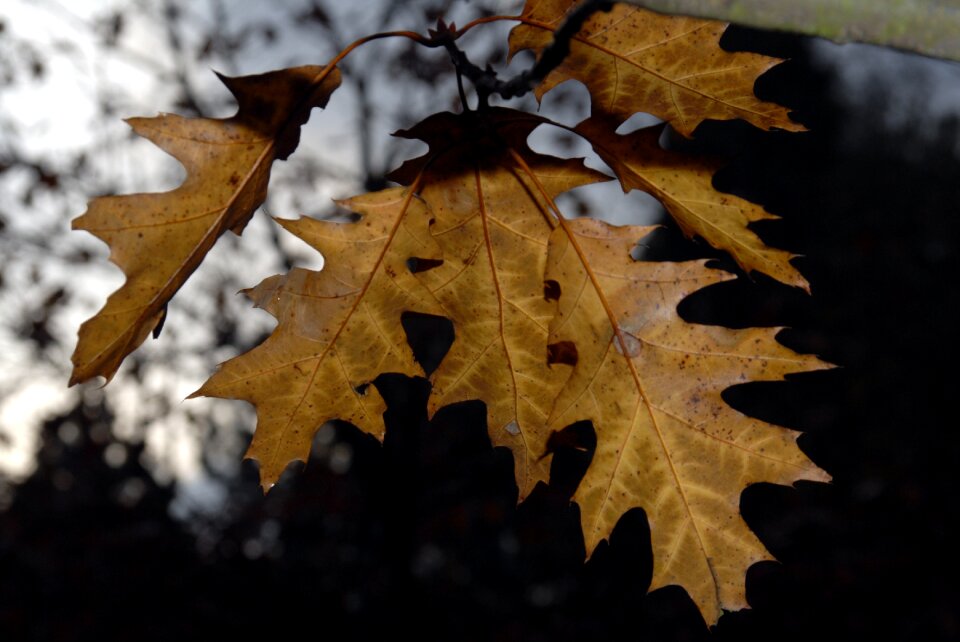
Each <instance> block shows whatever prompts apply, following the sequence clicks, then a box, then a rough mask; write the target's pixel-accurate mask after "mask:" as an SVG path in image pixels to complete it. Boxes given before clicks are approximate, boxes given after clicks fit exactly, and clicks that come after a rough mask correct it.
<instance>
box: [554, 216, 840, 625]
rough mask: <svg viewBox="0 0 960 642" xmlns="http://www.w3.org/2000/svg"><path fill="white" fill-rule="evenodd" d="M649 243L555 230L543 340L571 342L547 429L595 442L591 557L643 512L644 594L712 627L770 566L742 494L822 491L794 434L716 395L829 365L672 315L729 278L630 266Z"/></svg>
mask: <svg viewBox="0 0 960 642" xmlns="http://www.w3.org/2000/svg"><path fill="white" fill-rule="evenodd" d="M649 231H650V228H640V227H614V226H610V225H607V224H606V223H603V222H601V221H596V220H590V219H578V220H574V221H569V222H566V223H565V224H564V226H563V227H558V228H557V229H556V230H554V232H553V234H552V236H551V239H550V248H549V257H548V260H547V270H546V278H547V280H548V282H554V283H555V284H556V288H557V289H558V290H559V292H560V294H559V300H558V306H557V315H556V317H555V318H554V320H553V323H552V324H551V327H550V341H551V343H558V342H563V341H567V342H572V343H573V344H575V345H576V348H577V361H576V365H575V366H574V368H573V371H572V373H571V375H570V378H569V379H568V381H567V383H566V386H565V387H564V389H563V390H562V391H561V393H560V395H559V396H558V397H557V401H556V404H555V406H554V408H553V413H552V415H551V418H550V423H551V426H553V427H554V428H561V427H563V426H565V425H568V424H570V423H573V422H574V421H579V420H585V419H587V420H590V421H592V422H593V424H594V427H595V429H596V432H597V442H598V443H597V450H596V454H595V455H594V460H593V462H592V463H591V466H590V468H589V469H588V471H587V473H586V476H585V477H584V479H583V482H582V483H581V485H580V487H579V488H578V490H577V493H576V496H575V499H576V500H577V502H578V504H579V505H580V508H581V516H582V521H583V528H584V536H585V539H586V543H587V549H588V551H592V550H593V548H594V547H595V546H596V544H597V543H598V542H599V541H600V540H601V539H602V538H604V537H608V536H609V534H610V532H611V531H612V529H613V527H614V525H615V524H616V522H617V520H618V519H619V518H620V516H622V515H623V513H625V512H626V511H627V510H629V509H631V508H634V507H641V508H643V509H644V510H645V511H646V513H647V517H648V519H649V522H650V530H651V537H652V544H653V555H654V573H653V582H652V584H651V588H652V589H655V588H658V587H660V586H665V585H667V584H679V585H681V586H683V587H684V588H685V589H686V590H687V591H688V592H689V593H690V596H691V597H692V598H693V600H694V602H695V603H696V604H697V605H698V606H699V608H700V610H701V612H702V613H703V615H704V618H705V619H706V620H707V622H708V623H713V622H716V620H717V618H718V617H719V616H720V610H721V609H739V608H744V607H746V606H747V604H746V600H745V595H744V575H745V573H746V570H747V568H748V567H749V566H750V565H751V564H753V563H754V562H756V561H759V560H761V559H769V557H770V556H769V553H767V552H766V550H765V549H764V548H763V546H762V544H761V543H760V542H759V540H758V539H757V538H756V536H755V535H754V534H753V533H752V532H751V531H750V529H749V528H748V527H747V525H746V523H745V522H744V521H743V519H742V517H741V516H740V514H739V497H740V492H741V491H742V490H743V488H745V487H746V486H748V485H749V484H752V483H756V482H761V481H766V482H772V483H779V484H789V483H792V482H793V481H796V480H798V479H810V480H819V481H826V480H828V479H829V476H828V475H827V474H826V473H825V472H824V471H822V470H820V469H819V468H817V467H816V466H815V465H814V464H813V463H812V462H810V460H809V459H808V458H807V457H806V455H804V454H803V453H802V452H801V451H800V449H799V448H798V447H797V446H796V442H795V439H796V433H795V432H793V431H788V430H785V429H781V428H778V427H775V426H771V425H769V424H766V423H764V422H761V421H757V420H754V419H751V418H749V417H746V416H744V415H742V414H740V413H738V412H737V411H735V410H733V409H732V408H730V407H729V406H728V405H727V404H726V403H725V402H724V401H723V399H722V398H721V393H722V391H723V390H724V389H725V388H728V387H730V386H732V385H736V384H739V383H746V382H748V381H769V380H779V379H782V378H783V376H784V375H786V374H789V373H793V372H803V371H809V370H816V369H819V368H825V367H829V366H828V365H827V364H825V363H823V362H821V361H819V360H818V359H816V358H815V357H811V356H807V355H798V354H795V353H793V352H792V351H790V350H788V349H787V348H785V347H783V346H782V345H780V344H779V343H777V341H776V339H775V338H774V337H775V334H776V332H777V330H776V329H771V328H750V329H744V330H731V329H728V328H722V327H718V326H704V325H697V324H690V323H687V322H685V321H683V320H682V319H681V318H680V317H679V315H677V313H676V306H677V304H678V303H679V302H680V301H681V300H682V299H683V298H684V297H686V296H687V295H688V294H690V293H692V292H695V291H697V290H699V289H701V288H703V287H705V286H707V285H710V284H712V283H716V282H719V281H723V280H726V279H727V278H729V275H726V274H725V273H723V272H720V271H717V270H711V269H708V268H706V267H705V266H704V265H703V262H702V261H692V262H685V263H675V264H674V263H644V262H637V261H634V260H633V259H632V258H631V257H630V251H631V249H632V248H633V247H634V245H635V244H636V242H637V241H638V240H639V239H640V238H642V237H643V236H644V235H645V234H646V233H648V232H649Z"/></svg>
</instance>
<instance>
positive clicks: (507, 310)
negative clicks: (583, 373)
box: [398, 109, 607, 497]
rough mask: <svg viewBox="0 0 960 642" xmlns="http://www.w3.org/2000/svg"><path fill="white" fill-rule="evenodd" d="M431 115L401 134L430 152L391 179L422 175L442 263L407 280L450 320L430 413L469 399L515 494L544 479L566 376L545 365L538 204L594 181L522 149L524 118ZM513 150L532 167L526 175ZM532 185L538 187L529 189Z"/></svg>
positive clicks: (534, 121) (528, 127)
mask: <svg viewBox="0 0 960 642" xmlns="http://www.w3.org/2000/svg"><path fill="white" fill-rule="evenodd" d="M469 118H471V115H469V114H467V115H462V116H454V115H453V114H438V115H437V116H433V117H431V118H430V119H428V120H427V121H425V122H424V123H422V124H421V125H419V126H418V127H417V128H415V129H414V130H412V131H410V132H401V134H400V135H403V136H408V137H412V138H420V139H422V140H424V141H425V142H427V143H428V144H429V145H430V151H429V152H428V153H427V155H426V156H424V157H423V158H422V159H419V160H417V161H412V162H411V164H410V165H409V166H407V167H406V168H401V171H400V172H399V173H398V178H401V179H402V178H403V176H404V175H405V174H406V173H408V172H410V171H412V169H413V168H414V167H424V168H425V169H424V170H423V181H422V184H423V187H422V188H421V190H420V192H419V193H420V195H421V197H422V198H423V199H424V200H425V201H426V202H427V203H428V204H429V205H430V208H431V211H432V214H433V217H434V220H433V223H432V225H431V232H432V234H433V237H434V238H435V239H436V241H437V243H438V244H439V246H440V248H441V251H442V253H443V257H444V260H443V263H442V264H441V265H439V266H437V267H435V268H433V269H431V270H427V271H424V272H421V273H418V275H417V276H418V277H419V278H420V279H421V281H422V282H423V283H424V284H425V285H426V287H427V288H428V289H430V291H431V292H432V293H433V294H434V296H436V298H437V300H438V301H440V303H441V305H442V306H443V309H444V311H445V314H446V316H448V317H449V318H451V319H452V320H453V323H454V330H455V335H456V339H455V341H454V343H453V346H452V347H451V349H450V352H449V354H447V356H446V357H444V359H443V361H442V362H441V364H440V366H439V368H438V369H437V371H436V372H435V373H434V374H433V377H432V381H433V392H432V395H431V398H430V411H431V413H432V412H435V411H436V410H437V409H438V408H440V407H441V406H445V405H449V404H452V403H457V402H460V401H466V400H468V399H480V400H482V401H484V402H485V403H486V404H487V421H488V425H489V427H490V438H491V441H492V442H493V443H494V445H498V446H506V447H508V448H510V449H511V450H512V451H513V453H514V461H515V471H516V479H517V485H518V487H519V489H520V496H521V497H524V496H526V495H527V494H528V493H529V492H530V491H531V490H532V489H533V486H534V485H535V484H536V483H537V482H538V481H547V479H548V477H549V459H548V458H547V457H545V455H546V444H547V439H548V437H549V433H548V431H547V430H546V420H547V416H548V415H549V413H550V406H551V404H552V403H553V398H554V396H555V395H556V393H557V392H558V391H559V389H560V386H562V385H563V379H564V377H565V375H566V373H564V372H563V371H562V370H561V369H558V368H551V367H549V365H548V364H547V353H546V347H547V329H548V326H549V323H550V318H551V316H552V314H553V305H552V304H551V303H549V302H548V301H547V300H546V299H545V298H544V291H543V270H544V267H545V264H546V254H547V253H546V248H547V240H548V238H549V236H550V233H551V230H552V229H553V226H554V224H555V223H554V220H555V215H554V213H553V212H552V211H551V205H550V202H549V199H548V198H544V197H543V196H542V195H541V193H540V189H541V188H542V189H543V190H545V192H546V193H547V194H548V195H549V197H550V198H553V197H555V196H556V195H557V194H559V193H561V192H564V191H566V190H569V189H572V188H573V187H576V186H579V185H586V184H589V183H593V182H596V181H598V180H607V178H606V177H605V176H603V175H602V174H599V173H597V172H594V171H593V170H590V169H588V168H586V167H585V166H584V165H583V163H582V161H580V160H561V159H558V158H553V157H549V156H543V155H540V154H535V153H534V152H532V151H531V150H530V149H529V148H528V147H527V145H526V138H527V136H528V135H529V134H530V132H531V131H532V130H533V129H534V128H535V127H537V126H538V125H539V124H541V122H542V120H541V119H539V118H537V117H535V116H529V115H527V114H523V113H520V112H515V111H512V110H506V109H493V110H490V113H489V114H488V116H487V117H486V118H485V120H484V125H483V126H484V127H488V128H489V131H488V132H486V133H485V134H484V135H481V134H478V132H479V131H482V129H481V127H480V126H478V125H476V124H474V123H472V122H470V120H469ZM513 153H517V154H519V155H520V156H521V157H523V158H524V159H526V160H527V162H528V163H529V165H531V166H533V167H534V168H535V170H534V173H535V176H533V177H531V176H528V175H527V174H526V172H525V171H524V170H523V169H521V168H520V167H518V165H517V163H516V161H515V160H514V158H513ZM535 183H539V185H540V187H538V186H537V185H536V184H535Z"/></svg>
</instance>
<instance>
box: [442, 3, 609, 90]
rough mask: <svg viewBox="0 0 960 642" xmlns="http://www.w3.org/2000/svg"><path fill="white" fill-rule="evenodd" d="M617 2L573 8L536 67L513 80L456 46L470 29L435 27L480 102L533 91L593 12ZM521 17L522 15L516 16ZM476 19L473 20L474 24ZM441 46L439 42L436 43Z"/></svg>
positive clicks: (586, 4)
mask: <svg viewBox="0 0 960 642" xmlns="http://www.w3.org/2000/svg"><path fill="white" fill-rule="evenodd" d="M613 4H614V3H613V2H611V1H610V0H584V2H582V3H580V4H579V5H578V6H577V7H576V8H575V9H574V10H573V11H571V12H570V13H569V14H567V17H566V19H565V20H564V21H563V24H561V25H560V27H559V28H557V30H556V31H555V32H554V34H553V42H551V43H550V45H549V46H547V48H546V49H544V50H543V53H542V54H541V55H540V57H539V58H538V59H537V62H536V63H534V65H533V67H531V68H530V69H527V70H525V71H522V72H521V73H519V74H517V75H516V76H514V77H513V78H511V79H509V80H500V79H499V78H498V77H497V74H496V73H494V71H493V70H492V69H491V68H490V67H489V66H488V67H487V68H486V69H481V68H480V67H478V66H476V65H475V64H473V63H472V62H470V60H469V59H468V58H467V55H466V54H465V53H464V52H463V51H461V50H460V49H459V48H458V47H457V46H456V43H455V41H456V39H457V38H458V37H459V36H461V35H462V34H463V33H464V31H465V30H466V29H461V30H456V29H455V28H454V27H453V26H450V27H449V28H448V27H447V26H446V25H445V24H443V23H442V22H440V23H438V29H437V30H436V31H431V32H430V35H431V36H432V39H433V41H435V42H436V43H438V44H439V45H440V46H443V47H444V48H445V49H446V50H447V52H449V54H450V58H451V59H452V60H453V64H454V65H455V66H456V67H457V71H458V72H459V73H461V74H462V75H464V76H466V77H467V78H469V79H470V81H471V82H472V83H473V85H474V87H475V88H476V90H477V95H478V96H479V98H480V104H481V105H485V104H486V103H487V98H488V97H489V96H491V95H493V94H498V95H499V96H501V97H502V98H507V99H508V98H518V97H520V96H523V95H525V94H527V93H528V92H530V91H531V90H532V89H533V88H534V87H536V86H537V85H538V84H540V83H541V82H542V81H543V79H544V78H546V77H547V74H549V73H550V72H551V71H553V70H554V69H556V68H557V67H558V66H559V65H560V63H562V62H563V60H564V58H566V57H567V55H568V54H569V53H570V40H571V39H572V38H573V37H574V36H575V35H577V33H578V32H579V31H580V29H581V28H582V27H583V23H584V22H586V21H587V20H588V19H589V18H590V16H592V15H593V14H594V13H597V12H598V11H610V9H612V8H613ZM494 19H496V20H499V19H501V16H495V17H493V18H490V19H489V20H494ZM512 19H513V20H520V21H521V22H522V19H520V18H512ZM473 24H474V23H471V26H472V25H473ZM432 46H437V45H432Z"/></svg>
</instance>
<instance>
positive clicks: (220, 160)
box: [70, 66, 340, 385]
mask: <svg viewBox="0 0 960 642" xmlns="http://www.w3.org/2000/svg"><path fill="white" fill-rule="evenodd" d="M221 79H222V80H223V82H224V84H226V85H227V87H228V88H229V89H230V91H231V92H232V93H233V95H234V96H235V97H236V98H237V102H238V103H239V108H238V111H237V114H236V115H235V116H233V117H231V118H228V119H224V120H211V119H206V118H197V119H192V118H183V117H180V116H174V115H170V114H165V115H162V116H158V117H157V118H132V119H130V121H129V122H130V125H131V126H132V127H133V129H134V131H135V132H137V133H138V134H139V135H141V136H143V137H145V138H148V139H150V140H151V141H153V142H154V143H155V144H156V145H157V146H159V147H161V148H162V149H164V150H165V151H167V152H168V153H170V154H171V155H172V156H174V157H175V158H176V159H177V160H178V161H180V162H181V163H182V164H183V166H184V168H185V169H186V171H187V178H186V179H185V180H184V182H183V184H182V185H180V187H178V188H176V189H174V190H173V191H170V192H165V193H162V194H131V195H127V196H107V197H102V198H98V199H96V200H94V201H92V202H91V203H90V206H89V208H88V209H87V211H86V212H85V213H84V214H83V215H82V216H80V217H79V218H77V219H76V220H75V221H74V222H73V227H74V229H82V230H87V231H88V232H91V233H93V234H94V235H95V236H97V237H98V238H100V239H102V240H103V241H105V242H106V243H107V244H108V245H109V246H110V260H111V261H113V262H114V263H115V264H117V265H118V266H119V267H120V268H121V269H122V270H123V271H124V273H125V274H126V277H127V279H126V282H125V283H124V284H123V285H122V286H121V287H120V289H118V290H117V291H116V292H114V293H113V294H112V295H111V296H110V298H109V299H107V303H106V305H104V307H103V308H102V309H101V310H100V311H99V312H98V313H97V314H96V315H95V316H93V317H92V318H91V319H89V320H88V321H86V322H85V323H84V324H83V325H82V326H81V327H80V338H79V341H78V343H77V347H76V350H75V351H74V353H73V364H74V368H73V375H72V377H71V379H70V383H71V385H72V384H75V383H79V382H82V381H86V380H88V379H91V378H93V377H96V376H98V375H99V376H103V377H106V378H107V380H109V379H110V378H112V377H113V375H114V373H115V372H116V371H117V368H119V367H120V363H121V362H122V361H123V359H124V358H125V357H126V356H127V355H128V354H130V353H131V352H133V351H134V350H135V349H136V348H137V347H138V346H139V345H140V344H141V343H143V340H144V339H146V337H147V335H148V334H150V332H151V331H152V330H153V329H154V327H155V326H156V325H157V323H158V322H159V321H160V319H161V318H162V316H163V314H164V312H165V309H166V306H167V303H168V302H169V301H170V299H171V298H172V297H173V295H174V294H175V293H176V292H177V290H178V289H179V288H180V286H182V285H183V283H184V282H185V281H186V280H187V278H188V277H189V276H190V274H192V273H193V271H194V270H195V269H196V268H197V266H199V265H200V262H201V261H202V260H203V257H204V256H205V255H206V254H207V252H209V251H210V248H211V247H213V245H214V243H215V242H216V240H217V239H218V238H219V237H220V235H221V234H223V233H224V232H226V231H227V230H232V231H233V232H235V233H237V234H239V233H240V232H242V231H243V228H244V226H246V224H247V221H249V220H250V217H251V216H252V215H253V212H254V210H256V208H257V207H259V206H260V204H261V203H263V201H264V199H265V198H266V190H267V183H268V182H269V178H270V166H271V165H272V164H273V161H274V159H281V160H283V159H285V158H287V156H289V155H290V153H291V152H293V150H294V149H296V147H297V143H298V142H299V138H300V126H301V125H302V124H303V123H305V122H306V121H307V118H308V116H309V113H310V110H311V109H312V108H314V107H323V106H325V105H326V103H327V100H328V99H329V97H330V94H331V93H332V92H333V91H334V90H335V89H336V88H337V86H338V85H339V83H340V74H339V72H338V71H337V70H336V69H335V68H325V67H313V66H310V67H297V68H295V69H285V70H282V71H275V72H271V73H267V74H262V75H258V76H244V77H241V78H221Z"/></svg>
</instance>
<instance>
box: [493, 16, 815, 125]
mask: <svg viewBox="0 0 960 642" xmlns="http://www.w3.org/2000/svg"><path fill="white" fill-rule="evenodd" d="M576 4H577V3H576V2H573V1H571V0H527V4H526V6H525V7H524V9H523V13H522V14H521V17H522V18H523V19H524V22H523V23H522V24H519V25H517V26H516V27H514V29H513V30H512V31H511V32H510V51H511V52H512V53H516V52H517V51H521V50H523V49H533V50H534V51H536V52H538V53H539V52H541V51H543V49H544V48H545V47H546V46H547V45H549V44H550V43H551V42H552V40H553V31H554V30H556V28H557V27H559V26H560V24H561V23H562V22H563V20H564V18H565V17H566V15H567V13H568V12H570V11H571V10H572V9H573V8H574V6H575V5H576ZM726 27H727V25H726V24H725V23H722V22H714V21H710V20H700V19H696V18H684V17H678V16H665V15H661V14H657V13H653V12H652V11H647V10H645V9H640V8H638V7H631V6H628V5H625V4H616V5H614V8H613V9H612V10H611V11H609V12H597V13H595V14H594V15H593V16H591V17H590V18H589V19H588V20H587V21H586V22H585V23H584V25H583V28H582V29H581V31H580V33H578V34H577V35H576V36H575V37H574V38H573V39H572V40H571V42H570V54H569V55H568V56H567V57H566V58H564V60H563V62H562V63H561V64H560V66H559V67H557V68H556V69H555V70H554V71H552V72H551V73H550V74H549V75H548V76H547V77H546V79H545V80H544V82H543V83H541V84H540V85H539V86H538V87H537V89H536V95H537V97H538V98H541V97H542V96H543V95H544V94H545V93H546V92H548V91H550V90H551V89H553V88H554V87H555V86H557V85H558V84H560V83H561V82H563V81H565V80H569V79H576V80H579V81H581V82H583V83H584V84H585V85H586V86H587V87H588V88H589V89H590V93H591V96H592V105H593V113H594V115H595V116H597V115H600V114H608V115H610V116H612V117H614V118H616V119H617V122H618V124H619V123H620V122H623V121H624V120H626V119H627V118H629V117H630V116H631V115H633V114H634V113H636V112H638V111H644V112H648V113H651V114H653V115H655V116H657V117H658V118H662V119H663V120H665V121H667V122H669V123H670V124H671V125H672V126H673V127H674V128H675V129H676V130H677V131H679V132H681V133H682V134H684V135H686V136H689V135H690V134H691V133H693V130H694V129H695V128H696V126H697V125H698V124H700V123H701V122H702V121H704V120H706V119H708V118H712V119H716V120H729V119H732V118H741V119H743V120H746V121H747V122H749V123H752V124H753V125H755V126H757V127H760V128H761V129H773V128H777V129H785V130H789V131H801V130H803V127H802V126H801V125H799V124H797V123H795V122H793V121H792V120H790V118H789V117H788V115H787V110H786V109H784V108H783V107H781V106H780V105H776V104H774V103H768V102H764V101H762V100H760V99H758V98H757V97H756V96H754V94H753V84H754V81H755V80H756V79H757V77H759V76H760V75H761V74H763V73H764V72H765V71H767V70H768V69H770V67H772V66H773V65H775V64H777V63H778V62H780V61H779V60H778V59H776V58H770V57H768V56H761V55H759V54H753V53H741V52H738V53H731V52H726V51H724V50H722V49H721V48H720V45H719V43H720V36H721V35H722V34H723V32H724V30H725V29H726Z"/></svg>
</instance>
